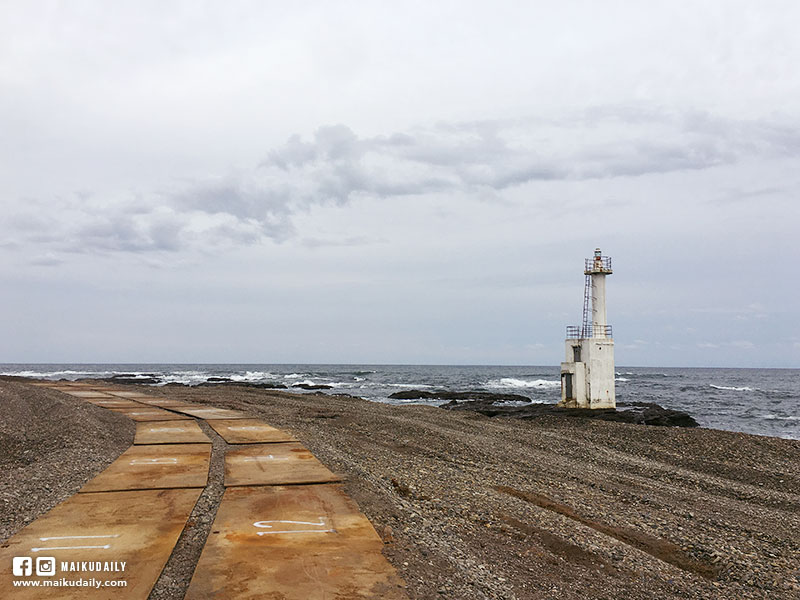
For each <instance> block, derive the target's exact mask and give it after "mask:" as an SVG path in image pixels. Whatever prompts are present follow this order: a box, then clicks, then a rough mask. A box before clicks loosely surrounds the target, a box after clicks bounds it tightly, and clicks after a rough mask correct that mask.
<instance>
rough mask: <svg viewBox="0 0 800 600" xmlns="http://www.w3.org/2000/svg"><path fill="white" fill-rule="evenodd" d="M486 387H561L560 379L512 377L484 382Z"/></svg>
mask: <svg viewBox="0 0 800 600" xmlns="http://www.w3.org/2000/svg"><path fill="white" fill-rule="evenodd" d="M486 387H492V388H498V389H511V388H540V389H549V388H557V387H561V382H560V381H552V380H550V379H514V378H513V377H503V378H501V379H492V380H490V381H488V382H487V383H486Z"/></svg>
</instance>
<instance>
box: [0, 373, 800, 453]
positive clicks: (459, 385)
mask: <svg viewBox="0 0 800 600" xmlns="http://www.w3.org/2000/svg"><path fill="white" fill-rule="evenodd" d="M0 374H2V375H15V376H21V377H32V378H41V379H49V380H59V379H69V380H75V379H83V378H89V379H91V378H107V377H111V376H113V375H132V376H135V377H137V378H141V379H143V380H145V379H155V380H157V383H155V384H151V385H166V384H168V383H180V384H185V385H198V384H201V383H206V382H207V381H208V379H209V378H212V377H213V378H227V379H230V380H232V381H241V382H252V383H269V384H281V385H285V386H286V387H287V388H289V389H290V390H292V389H294V391H298V392H303V393H305V392H306V391H307V390H304V389H303V388H302V387H301V386H303V385H306V386H318V385H325V386H330V388H329V389H325V390H324V391H323V393H329V394H347V395H352V396H359V397H361V398H365V399H367V400H371V401H373V402H384V403H388V404H409V403H414V404H432V405H435V404H438V403H439V402H436V401H424V400H395V399H392V398H390V397H389V396H390V395H391V394H393V393H395V392H397V391H400V390H409V389H417V390H448V391H465V390H486V391H491V392H501V393H510V394H517V395H519V396H523V397H524V400H519V401H517V402H516V404H520V405H521V404H524V403H528V402H530V403H556V402H558V400H559V399H560V393H561V392H560V381H559V367H557V366H544V367H532V366H431V365H304V364H297V365H289V364H280V365H261V364H0ZM616 396H617V402H655V403H657V404H660V405H661V406H663V407H665V408H672V409H677V410H682V411H685V412H687V413H689V414H690V415H692V416H693V417H694V418H695V419H696V420H697V422H698V423H700V425H701V426H702V427H709V428H714V429H724V430H728V431H740V432H744V433H751V434H756V435H765V436H773V437H781V438H788V439H795V440H797V439H800V369H719V368H651V367H618V368H617V375H616Z"/></svg>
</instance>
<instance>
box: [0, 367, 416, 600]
mask: <svg viewBox="0 0 800 600" xmlns="http://www.w3.org/2000/svg"><path fill="white" fill-rule="evenodd" d="M33 385H40V386H45V387H50V388H52V389H55V390H58V391H62V392H64V393H67V394H70V395H72V396H74V397H76V398H80V399H82V400H84V401H86V402H90V403H92V404H95V405H96V406H99V407H101V408H106V409H107V410H113V411H114V412H118V413H120V414H124V415H125V416H127V417H129V418H131V419H133V420H135V421H136V422H137V424H136V425H137V429H136V438H135V440H134V445H133V446H131V447H130V448H129V449H128V450H126V451H125V452H124V453H123V454H122V455H120V457H119V458H118V459H117V460H116V461H114V462H113V463H112V464H111V465H109V467H108V468H107V469H106V470H105V471H103V472H102V473H100V474H99V475H97V476H96V477H95V478H94V479H92V480H91V481H89V482H88V483H87V484H86V485H85V486H84V487H83V488H82V489H81V490H80V493H78V494H76V495H74V496H73V497H72V498H69V499H68V500H66V501H65V502H63V503H61V504H60V505H58V506H57V507H55V508H54V509H53V510H51V511H50V512H48V513H46V514H45V515H43V516H42V517H40V518H39V519H37V520H35V521H34V522H33V523H31V524H29V525H28V526H26V527H25V528H23V529H22V530H21V531H20V532H18V533H17V535H15V536H14V537H12V538H11V539H10V540H9V541H8V542H7V544H6V545H5V546H4V547H3V548H0V564H6V565H9V569H6V570H0V589H2V590H7V589H13V594H12V596H11V597H13V598H23V599H25V598H37V599H38V598H65V599H71V598H75V599H78V598H80V599H96V598H119V599H124V600H127V599H146V598H147V597H148V596H149V594H150V591H151V590H152V589H153V586H154V585H155V583H156V581H157V580H158V578H159V576H160V574H161V571H162V570H163V569H164V566H165V564H166V563H167V560H168V559H169V557H170V554H171V553H172V552H173V549H174V547H175V545H176V543H177V541H178V538H179V536H180V535H181V531H183V530H184V528H185V527H186V528H188V527H189V525H188V524H187V520H188V518H189V515H190V513H191V512H192V509H193V507H194V505H195V503H196V502H197V500H198V498H199V497H200V496H201V492H203V488H204V487H205V486H206V483H207V481H208V473H209V463H210V460H211V459H212V444H211V443H210V442H211V440H210V439H209V437H208V436H207V435H206V434H205V433H204V432H203V430H202V429H201V428H200V427H199V426H198V423H205V419H208V425H210V426H211V427H212V428H213V430H214V431H215V432H216V433H218V434H219V435H220V436H221V437H222V438H223V439H224V440H225V442H226V443H227V444H234V445H231V446H230V447H229V448H228V451H227V453H226V454H225V457H224V459H225V487H226V488H227V489H226V490H225V493H224V496H223V497H222V502H221V504H219V506H218V512H217V515H216V518H215V520H214V523H213V526H212V527H211V532H210V535H209V537H208V539H207V540H206V543H205V546H204V548H203V550H202V553H201V554H200V558H199V561H198V562H197V564H196V566H195V570H194V575H193V577H192V579H191V584H190V586H189V589H188V592H187V594H186V598H191V599H192V600H199V599H206V598H209V599H210V598H225V599H226V600H227V599H231V600H235V599H237V598H283V599H287V600H290V599H297V600H314V599H320V600H321V599H323V598H348V599H349V598H354V599H359V598H364V599H366V598H375V599H378V598H381V599H382V598H387V599H401V598H406V597H407V596H406V594H405V591H404V588H405V585H404V583H403V582H402V580H401V579H400V578H399V576H398V575H397V573H396V572H395V570H394V568H393V567H392V566H391V565H390V564H389V563H388V561H386V559H385V558H384V556H383V554H382V553H381V549H382V546H383V543H382V541H381V539H380V538H379V537H378V535H377V533H375V530H374V529H373V527H372V525H371V524H370V523H369V521H368V520H367V519H366V518H365V517H364V515H363V514H361V512H360V511H359V510H358V507H357V506H356V505H355V504H354V503H353V502H352V500H350V499H349V498H348V497H347V496H346V495H345V493H344V491H343V490H342V487H341V485H339V484H337V483H336V482H338V481H340V478H339V477H338V476H337V475H335V474H334V473H332V472H331V471H329V470H328V469H327V468H326V467H325V466H324V465H322V463H320V462H319V461H318V460H317V459H316V458H315V457H314V456H313V455H312V454H311V452H309V451H308V450H307V449H306V448H305V447H303V446H302V445H301V444H300V443H299V442H297V441H296V440H295V438H294V437H293V436H292V435H291V434H288V433H286V432H283V431H281V430H279V429H275V428H273V427H271V426H270V425H268V424H267V423H264V422H263V421H260V420H258V419H251V418H249V416H248V415H247V414H245V413H242V412H240V411H233V410H228V409H224V408H216V407H210V406H206V405H190V404H188V403H186V402H180V401H176V400H172V399H169V398H160V397H153V396H148V395H146V394H143V393H141V392H128V391H118V390H115V389H113V388H111V387H109V386H107V385H92V384H87V383H76V382H73V383H64V382H58V383H48V382H41V383H35V384H33ZM203 427H205V428H206V431H209V432H210V431H211V430H210V429H208V426H207V425H205V424H204V425H203ZM209 435H213V434H211V433H209ZM217 439H219V438H217ZM220 443H221V442H220ZM217 444H218V442H214V447H217ZM227 444H226V445H227ZM218 451H219V449H217V450H215V452H218ZM214 456H218V458H217V459H214V460H222V455H221V454H215V455H214ZM288 484H292V485H288ZM216 485H217V486H219V484H216ZM218 489H219V491H218V492H217V496H216V497H215V499H214V503H215V505H216V504H217V503H219V495H221V488H218ZM204 495H207V494H204ZM201 503H202V502H201ZM26 561H27V562H26ZM192 564H193V563H192ZM12 565H13V568H14V572H13V573H12V572H11V569H10V568H11V566H12ZM48 565H54V567H53V572H50V571H48V570H47V569H48ZM123 565H124V566H123ZM28 567H30V569H28ZM28 573H30V574H28ZM187 580H188V579H185V580H184V581H187ZM75 582H83V585H77V586H76V584H75Z"/></svg>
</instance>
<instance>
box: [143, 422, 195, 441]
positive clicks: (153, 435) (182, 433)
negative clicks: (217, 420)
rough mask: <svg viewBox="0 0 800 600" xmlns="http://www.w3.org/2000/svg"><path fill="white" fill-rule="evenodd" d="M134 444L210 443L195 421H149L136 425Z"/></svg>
mask: <svg viewBox="0 0 800 600" xmlns="http://www.w3.org/2000/svg"><path fill="white" fill-rule="evenodd" d="M133 443H134V444H137V445H139V444H205V443H208V444H210V443H211V440H210V439H208V436H207V435H206V434H205V433H203V430H202V429H200V426H199V425H198V424H197V421H194V420H184V421H150V422H139V423H137V424H136V437H135V438H134V440H133Z"/></svg>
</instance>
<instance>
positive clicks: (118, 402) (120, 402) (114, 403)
mask: <svg viewBox="0 0 800 600" xmlns="http://www.w3.org/2000/svg"><path fill="white" fill-rule="evenodd" d="M87 402H90V403H91V404H94V405H95V406H102V407H103V408H150V407H149V406H145V405H144V404H139V403H138V402H134V401H133V400H125V399H123V398H90V399H88V400H87Z"/></svg>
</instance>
